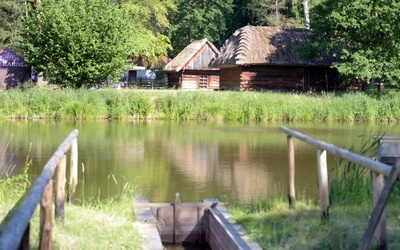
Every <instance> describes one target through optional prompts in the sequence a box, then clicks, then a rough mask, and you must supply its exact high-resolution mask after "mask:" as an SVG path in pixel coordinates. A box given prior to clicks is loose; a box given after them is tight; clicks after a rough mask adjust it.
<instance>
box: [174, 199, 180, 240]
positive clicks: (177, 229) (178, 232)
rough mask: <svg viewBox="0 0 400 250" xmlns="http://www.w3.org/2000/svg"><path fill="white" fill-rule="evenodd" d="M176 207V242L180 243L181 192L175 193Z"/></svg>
mask: <svg viewBox="0 0 400 250" xmlns="http://www.w3.org/2000/svg"><path fill="white" fill-rule="evenodd" d="M175 196H176V197H175V203H174V205H175V207H174V244H175V243H180V242H181V239H180V236H181V234H180V229H179V213H180V210H181V198H180V197H179V193H176V194H175Z"/></svg>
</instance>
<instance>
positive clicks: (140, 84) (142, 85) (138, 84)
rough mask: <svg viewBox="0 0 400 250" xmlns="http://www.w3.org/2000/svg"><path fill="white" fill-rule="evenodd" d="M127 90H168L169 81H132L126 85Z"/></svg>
mask: <svg viewBox="0 0 400 250" xmlns="http://www.w3.org/2000/svg"><path fill="white" fill-rule="evenodd" d="M124 87H126V88H139V89H167V88H168V81H167V80H166V79H161V80H155V79H130V80H129V81H128V82H125V83H124Z"/></svg>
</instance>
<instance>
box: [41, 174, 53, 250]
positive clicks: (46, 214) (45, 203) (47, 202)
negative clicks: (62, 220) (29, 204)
mask: <svg viewBox="0 0 400 250" xmlns="http://www.w3.org/2000/svg"><path fill="white" fill-rule="evenodd" d="M52 197H53V181H52V180H51V179H50V181H49V182H48V183H47V185H46V187H45V189H44V192H43V196H42V199H41V200H40V235H39V249H40V250H45V249H46V250H47V249H51V207H52V204H53V200H52Z"/></svg>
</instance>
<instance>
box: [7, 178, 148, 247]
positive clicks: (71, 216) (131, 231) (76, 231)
mask: <svg viewBox="0 0 400 250" xmlns="http://www.w3.org/2000/svg"><path fill="white" fill-rule="evenodd" d="M29 186H30V183H29V182H28V177H27V175H26V173H23V174H21V175H19V176H15V177H12V178H9V179H5V180H1V181H0V221H1V224H0V234H1V233H2V232H3V230H4V229H5V227H6V224H7V222H8V221H9V219H11V216H10V215H9V214H8V211H15V210H13V209H16V208H17V207H18V204H19V202H21V201H20V197H22V196H23V195H24V193H25V190H27V189H28V188H29ZM126 187H127V188H126V189H125V190H124V192H123V193H122V194H121V195H119V196H115V197H113V198H111V199H109V200H107V201H104V202H97V203H96V204H93V203H84V204H83V205H81V206H75V205H71V204H66V205H65V218H64V223H59V222H55V221H54V219H53V227H52V249H141V245H142V243H141V238H140V235H139V233H138V232H137V230H136V229H135V227H134V225H133V222H134V214H133V209H132V190H131V189H130V188H129V186H126ZM53 211H54V210H53ZM11 214H12V213H11ZM30 232H31V233H30V242H31V247H32V248H33V249H37V247H38V246H39V241H38V240H39V238H38V236H39V209H36V212H35V214H34V215H33V217H32V220H31V227H30Z"/></svg>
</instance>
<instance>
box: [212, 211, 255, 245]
mask: <svg viewBox="0 0 400 250" xmlns="http://www.w3.org/2000/svg"><path fill="white" fill-rule="evenodd" d="M208 211H209V213H208V215H207V216H208V222H209V225H208V230H210V232H208V233H207V235H208V237H209V238H208V244H209V245H210V247H211V249H213V250H219V249H221V250H222V249H232V250H235V249H243V250H247V249H253V250H261V247H260V246H259V245H258V244H257V243H256V242H254V241H252V240H250V239H249V238H247V237H245V235H246V234H245V231H244V230H243V228H242V227H241V226H239V225H236V227H235V226H234V224H232V223H230V222H229V220H228V218H227V211H225V212H224V210H219V209H218V208H210V209H209V210H208Z"/></svg>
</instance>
